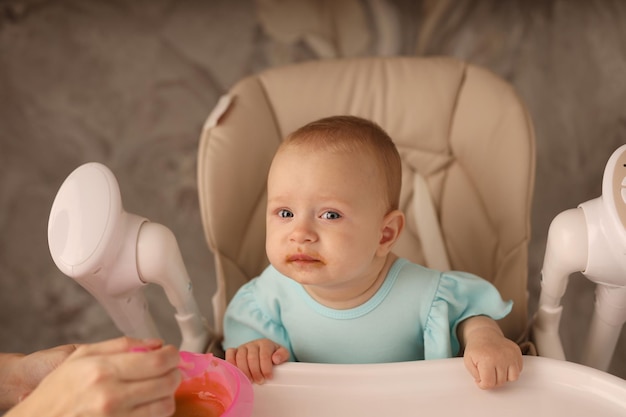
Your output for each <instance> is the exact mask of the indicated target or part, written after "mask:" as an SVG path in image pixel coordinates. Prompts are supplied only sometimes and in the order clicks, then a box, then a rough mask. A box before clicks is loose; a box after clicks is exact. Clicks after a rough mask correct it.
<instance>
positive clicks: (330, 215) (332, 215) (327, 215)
mask: <svg viewBox="0 0 626 417" xmlns="http://www.w3.org/2000/svg"><path fill="white" fill-rule="evenodd" d="M339 218H341V214H339V213H337V212H336V211H326V212H324V213H323V214H322V219H326V220H337V219H339Z"/></svg>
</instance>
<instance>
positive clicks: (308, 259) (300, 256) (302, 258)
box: [287, 253, 323, 264]
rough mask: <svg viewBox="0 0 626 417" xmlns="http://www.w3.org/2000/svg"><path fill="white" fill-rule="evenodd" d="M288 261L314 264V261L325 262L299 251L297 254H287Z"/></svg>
mask: <svg viewBox="0 0 626 417" xmlns="http://www.w3.org/2000/svg"><path fill="white" fill-rule="evenodd" d="M287 262H289V263H300V264H309V263H310V264H313V263H323V262H322V261H321V260H320V259H317V258H315V257H313V256H310V255H306V254H304V253H297V254H295V255H289V256H287Z"/></svg>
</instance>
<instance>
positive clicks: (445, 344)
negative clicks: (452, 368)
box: [223, 259, 513, 363]
mask: <svg viewBox="0 0 626 417" xmlns="http://www.w3.org/2000/svg"><path fill="white" fill-rule="evenodd" d="M512 304H513V303H512V302H511V301H509V302H504V301H502V299H501V297H500V293H499V292H498V290H497V289H496V288H495V287H494V286H493V285H491V284H490V283H489V282H488V281H486V280H484V279H482V278H479V277H477V276H475V275H472V274H469V273H465V272H445V273H441V272H439V271H435V270H432V269H428V268H425V267H423V266H420V265H417V264H413V263H411V262H409V261H408V260H406V259H398V260H396V261H395V263H394V264H393V265H392V267H391V268H390V270H389V273H388V275H387V277H386V279H385V281H384V283H383V284H382V286H381V287H380V289H379V290H378V292H377V293H376V294H375V295H374V296H373V297H372V298H370V299H369V300H368V301H366V302H365V303H364V304H362V305H360V306H358V307H355V308H352V309H347V310H335V309H332V308H328V307H326V306H323V305H322V304H320V303H318V302H317V301H315V300H314V299H313V298H312V297H311V296H310V295H309V294H308V293H307V292H306V290H305V289H304V287H302V285H300V284H298V283H297V282H295V281H293V280H292V279H290V278H287V277H285V276H284V275H281V274H280V273H279V272H278V271H277V270H276V269H275V268H273V267H272V266H269V267H267V269H265V271H263V273H262V274H261V275H260V276H258V277H257V278H255V279H253V280H252V281H250V282H248V283H247V284H245V285H244V286H242V287H241V288H240V289H239V291H238V292H237V294H235V296H234V298H233V299H232V301H231V302H230V304H229V305H228V308H227V310H226V315H225V318H224V342H223V347H224V349H227V348H230V347H237V346H239V345H241V344H243V343H246V342H250V341H252V340H255V339H259V338H268V339H271V340H273V341H274V342H276V343H278V344H280V345H282V346H284V347H286V348H287V349H288V350H289V352H290V355H291V360H292V361H300V362H316V363H383V362H401V361H411V360H421V359H438V358H449V357H452V356H456V355H457V354H458V352H459V349H460V345H459V340H458V338H457V335H456V329H457V326H458V324H459V323H460V322H462V321H463V320H465V319H467V318H469V317H472V316H477V315H485V316H489V317H491V318H493V319H494V320H499V319H501V318H503V317H505V316H506V315H507V314H508V313H509V312H510V311H511V308H512Z"/></svg>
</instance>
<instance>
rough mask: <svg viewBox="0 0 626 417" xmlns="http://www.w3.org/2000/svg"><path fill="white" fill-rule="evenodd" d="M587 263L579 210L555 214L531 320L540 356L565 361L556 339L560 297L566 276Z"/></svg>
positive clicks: (582, 214) (582, 269)
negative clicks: (537, 297) (536, 307)
mask: <svg viewBox="0 0 626 417" xmlns="http://www.w3.org/2000/svg"><path fill="white" fill-rule="evenodd" d="M586 262H587V226H586V221H585V216H584V213H583V211H582V209H580V208H576V209H570V210H566V211H564V212H562V213H560V214H559V215H557V216H556V217H555V218H554V220H552V223H551V224H550V229H549V231H548V241H547V243H546V253H545V257H544V262H543V269H542V278H541V296H540V298H539V307H538V310H537V313H536V314H535V317H534V320H533V339H534V342H535V345H536V346H537V352H538V353H539V355H541V356H546V357H550V358H554V359H562V360H564V359H565V353H564V351H563V345H562V343H561V339H560V337H559V325H560V322H561V313H562V311H563V307H562V306H561V298H562V297H563V295H564V294H565V290H566V289H567V284H568V280H569V276H570V275H571V274H572V273H574V272H579V271H584V269H585V265H586Z"/></svg>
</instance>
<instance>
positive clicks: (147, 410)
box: [129, 397, 176, 417]
mask: <svg viewBox="0 0 626 417" xmlns="http://www.w3.org/2000/svg"><path fill="white" fill-rule="evenodd" d="M175 411H176V401H175V400H174V399H173V398H171V397H165V398H159V399H158V400H156V401H152V402H150V403H146V404H141V405H138V406H137V407H135V408H134V409H133V410H132V411H131V412H130V414H129V417H170V416H171V415H172V414H174V412H175Z"/></svg>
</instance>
